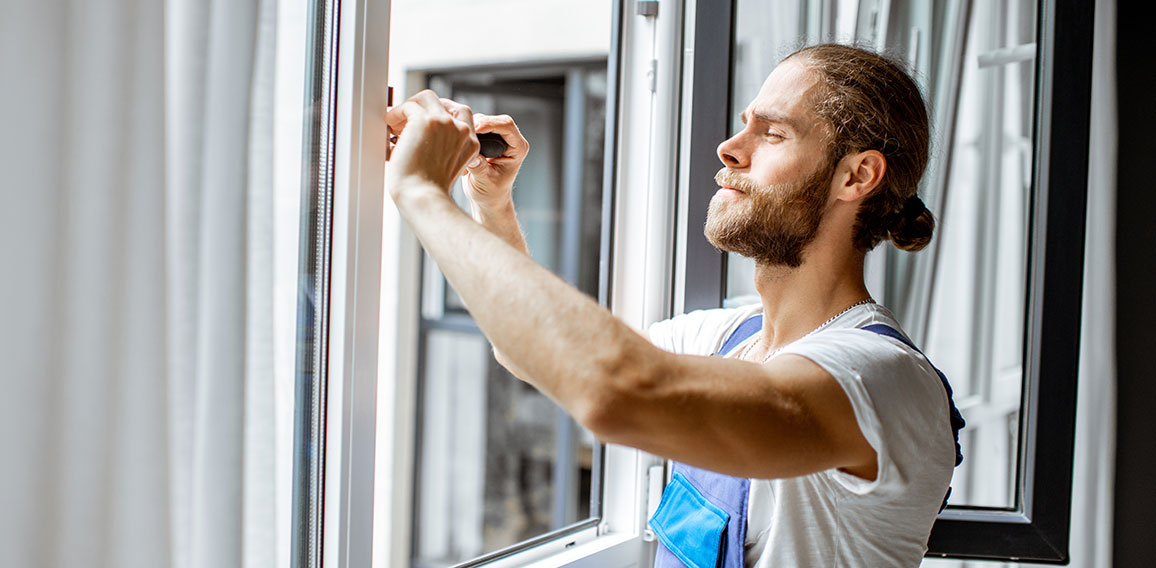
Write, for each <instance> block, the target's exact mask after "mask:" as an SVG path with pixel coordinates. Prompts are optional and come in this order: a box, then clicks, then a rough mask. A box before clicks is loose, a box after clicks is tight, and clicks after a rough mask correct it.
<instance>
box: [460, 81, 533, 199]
mask: <svg viewBox="0 0 1156 568" xmlns="http://www.w3.org/2000/svg"><path fill="white" fill-rule="evenodd" d="M443 102H444V103H446V104H447V108H456V107H461V106H462V105H460V104H458V103H455V102H453V101H447V100H445V99H443ZM463 108H465V107H463ZM465 110H467V111H468V110H469V109H468V108H465ZM473 117H474V130H475V131H476V132H477V133H479V134H483V133H486V132H493V133H495V134H498V135H500V136H501V137H502V138H503V139H505V141H506V144H507V145H508V147H507V148H506V151H505V153H503V154H502V155H501V156H498V157H497V158H485V157H483V156H481V155H479V156H477V157H475V158H474V159H473V160H471V161H470V162H469V163H468V164H467V165H466V168H467V170H468V171H469V174H468V175H467V176H466V180H465V183H464V184H462V185H463V188H464V189H465V193H466V197H468V198H469V199H470V202H472V203H473V204H474V205H476V206H478V207H479V208H482V209H487V210H495V209H498V208H501V207H504V206H506V205H507V204H508V203H509V202H510V199H511V197H510V194H511V192H512V191H513V189H514V178H515V177H516V176H517V175H518V170H519V169H520V168H521V167H522V162H523V161H524V160H525V159H526V154H528V153H529V151H530V144H529V143H528V142H526V138H525V137H523V136H522V132H521V131H519V130H518V125H516V124H514V119H512V118H510V117H509V116H507V115H504V114H503V115H498V116H489V115H485V114H475V115H473Z"/></svg>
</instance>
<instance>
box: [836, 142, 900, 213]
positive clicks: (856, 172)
mask: <svg viewBox="0 0 1156 568" xmlns="http://www.w3.org/2000/svg"><path fill="white" fill-rule="evenodd" d="M838 172H839V176H838V178H837V179H838V180H839V185H838V187H836V188H835V195H834V197H835V199H838V200H841V201H857V200H859V199H863V198H864V197H867V196H868V195H871V192H873V191H875V188H877V187H879V184H880V183H882V182H883V174H885V173H887V158H885V157H883V153H881V152H880V151H878V150H864V151H862V152H858V153H854V154H847V155H846V156H843V159H842V160H839V169H838Z"/></svg>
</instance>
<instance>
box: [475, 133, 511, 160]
mask: <svg viewBox="0 0 1156 568" xmlns="http://www.w3.org/2000/svg"><path fill="white" fill-rule="evenodd" d="M478 143H479V144H481V148H479V149H478V153H479V154H481V155H482V156H485V157H487V158H497V157H499V156H501V155H502V154H505V153H506V148H509V147H510V145H509V144H507V143H506V140H505V139H504V138H502V136H501V135H500V134H498V133H497V132H485V133H482V134H478Z"/></svg>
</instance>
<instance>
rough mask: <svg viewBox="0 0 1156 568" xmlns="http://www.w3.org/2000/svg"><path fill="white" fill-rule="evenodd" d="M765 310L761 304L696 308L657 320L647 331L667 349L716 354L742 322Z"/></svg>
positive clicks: (688, 353) (655, 342)
mask: <svg viewBox="0 0 1156 568" xmlns="http://www.w3.org/2000/svg"><path fill="white" fill-rule="evenodd" d="M761 310H762V307H761V306H760V305H758V304H752V305H746V306H739V307H735V308H713V309H704V310H694V311H691V312H687V313H685V314H679V315H676V316H674V317H672V318H670V319H665V320H662V321H658V322H655V323H653V324H651V325H650V327H649V328H647V331H646V333H647V337H649V338H650V341H651V342H652V343H654V344H655V345H656V346H658V347H661V348H662V349H666V350H667V351H672V352H674V353H683V354H687V355H713V354H714V353H715V352H716V351H718V348H719V346H721V345H722V343H723V342H724V341H726V338H727V337H728V336H729V335H730V334H731V333H732V332H734V330H735V328H737V327H738V326H739V324H741V323H742V322H743V321H745V320H746V319H748V318H750V317H752V316H754V315H756V314H758V313H759V312H760V311H761Z"/></svg>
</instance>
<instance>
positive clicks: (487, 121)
mask: <svg viewBox="0 0 1156 568" xmlns="http://www.w3.org/2000/svg"><path fill="white" fill-rule="evenodd" d="M474 130H475V131H476V132H477V133H479V134H485V133H487V132H493V133H496V134H498V135H500V136H501V137H502V139H503V140H505V141H506V144H507V145H508V146H509V148H508V149H507V150H506V152H505V155H503V156H502V157H503V158H505V157H516V156H523V155H525V154H526V153H527V152H528V151H529V148H530V144H529V142H527V141H526V138H525V137H524V136H522V131H521V130H518V125H517V124H515V123H514V119H513V118H510V115H508V114H499V115H493V116H491V115H486V114H475V115H474Z"/></svg>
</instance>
